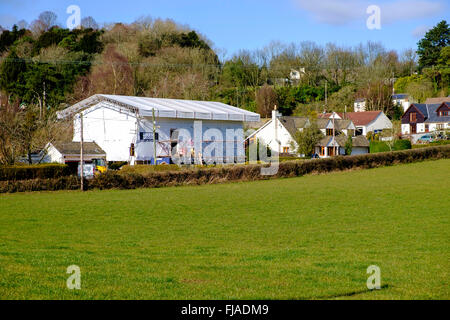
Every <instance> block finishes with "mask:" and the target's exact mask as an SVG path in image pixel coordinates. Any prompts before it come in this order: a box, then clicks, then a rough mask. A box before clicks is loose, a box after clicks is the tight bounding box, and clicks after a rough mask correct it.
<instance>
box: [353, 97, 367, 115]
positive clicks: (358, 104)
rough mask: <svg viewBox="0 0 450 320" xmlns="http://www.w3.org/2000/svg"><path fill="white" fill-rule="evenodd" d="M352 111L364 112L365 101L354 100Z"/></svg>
mask: <svg viewBox="0 0 450 320" xmlns="http://www.w3.org/2000/svg"><path fill="white" fill-rule="evenodd" d="M353 110H354V111H355V112H364V111H366V99H356V100H355V102H354V103H353Z"/></svg>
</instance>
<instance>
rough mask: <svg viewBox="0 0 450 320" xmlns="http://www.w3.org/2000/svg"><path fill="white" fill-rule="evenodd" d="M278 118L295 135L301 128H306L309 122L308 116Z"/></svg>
mask: <svg viewBox="0 0 450 320" xmlns="http://www.w3.org/2000/svg"><path fill="white" fill-rule="evenodd" d="M278 120H279V121H280V123H281V124H282V125H283V126H284V127H285V128H286V130H287V131H288V132H289V133H290V134H291V136H293V137H294V136H295V133H296V132H297V131H298V129H299V128H304V127H305V126H306V124H307V123H309V120H308V118H306V117H279V118H278Z"/></svg>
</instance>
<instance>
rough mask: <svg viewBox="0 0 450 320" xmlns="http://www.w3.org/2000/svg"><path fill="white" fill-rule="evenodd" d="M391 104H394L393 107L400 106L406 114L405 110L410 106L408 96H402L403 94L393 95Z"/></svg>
mask: <svg viewBox="0 0 450 320" xmlns="http://www.w3.org/2000/svg"><path fill="white" fill-rule="evenodd" d="M392 102H393V103H394V105H399V106H401V107H402V109H403V112H406V110H408V108H409V106H410V105H411V101H410V97H409V95H407V94H404V93H398V94H393V95H392Z"/></svg>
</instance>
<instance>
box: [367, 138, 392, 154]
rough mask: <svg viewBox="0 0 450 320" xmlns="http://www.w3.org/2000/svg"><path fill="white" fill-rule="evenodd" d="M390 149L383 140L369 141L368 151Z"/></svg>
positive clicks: (375, 151) (386, 150)
mask: <svg viewBox="0 0 450 320" xmlns="http://www.w3.org/2000/svg"><path fill="white" fill-rule="evenodd" d="M389 151H391V149H390V148H389V146H388V144H387V143H386V142H383V141H370V153H378V152H389Z"/></svg>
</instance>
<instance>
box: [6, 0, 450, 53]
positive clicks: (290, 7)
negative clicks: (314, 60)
mask: <svg viewBox="0 0 450 320" xmlns="http://www.w3.org/2000/svg"><path fill="white" fill-rule="evenodd" d="M72 4H75V5H78V6H79V7H80V8H81V15H82V17H85V16H92V17H94V19H95V20H96V21H97V22H99V23H105V22H125V23H129V22H132V21H134V20H136V18H138V17H140V16H143V15H150V16H152V17H153V18H170V19H173V20H175V21H176V22H178V23H181V24H187V25H189V26H190V27H192V28H193V29H195V30H198V31H200V32H201V33H202V34H204V35H205V36H207V37H208V38H209V39H210V40H211V41H212V42H213V43H214V46H215V48H219V49H225V50H226V52H227V55H231V54H233V53H235V52H237V51H238V50H239V49H256V48H262V47H263V46H265V45H267V44H268V43H269V42H270V41H272V40H279V41H281V42H285V43H291V42H296V43H299V42H301V41H315V42H317V43H319V44H325V43H327V42H333V43H336V44H339V45H346V46H353V45H357V44H358V43H360V42H366V41H368V40H371V41H381V42H382V43H383V44H384V45H385V46H386V47H387V48H389V49H396V50H399V51H401V50H403V49H406V48H416V44H417V41H418V40H419V39H420V37H421V36H423V34H424V33H425V31H426V30H427V29H428V28H430V27H432V26H434V25H436V24H437V23H438V22H439V21H441V20H443V19H445V20H447V21H449V20H450V19H449V17H450V16H449V12H450V2H449V1H448V0H171V1H167V0H127V1H123V0H122V1H106V0H79V1H76V0H47V1H39V0H0V25H2V26H4V27H11V26H12V24H13V23H14V22H17V21H19V20H21V19H24V20H26V21H27V22H31V21H33V20H34V19H36V18H37V16H38V15H39V13H40V12H42V11H45V10H51V11H54V12H55V13H57V15H58V20H59V22H60V23H63V24H65V21H66V20H67V18H68V16H69V15H68V14H67V13H66V9H67V7H68V6H69V5H72ZM369 5H378V6H379V7H380V8H381V30H369V29H368V28H367V27H366V20H367V18H368V17H369V14H367V13H366V9H367V7H368V6H369Z"/></svg>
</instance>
